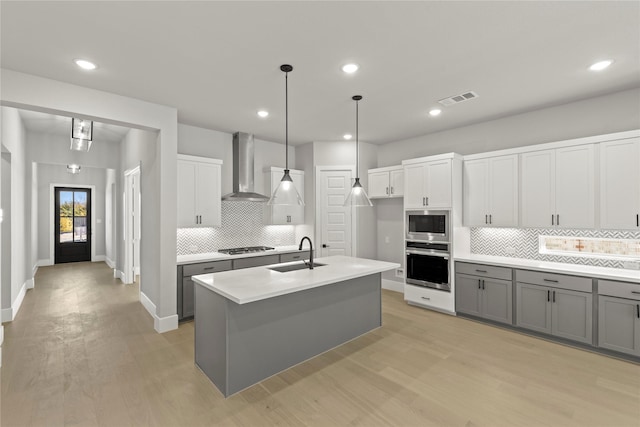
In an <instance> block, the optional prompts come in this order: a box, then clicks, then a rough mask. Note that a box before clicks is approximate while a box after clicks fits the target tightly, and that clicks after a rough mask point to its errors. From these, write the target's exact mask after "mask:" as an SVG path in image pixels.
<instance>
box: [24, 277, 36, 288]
mask: <svg viewBox="0 0 640 427" xmlns="http://www.w3.org/2000/svg"><path fill="white" fill-rule="evenodd" d="M24 283H25V285H27V289H33V288H34V287H35V286H36V280H35V278H34V277H32V278H31V279H29V280H27V281H26V282H24Z"/></svg>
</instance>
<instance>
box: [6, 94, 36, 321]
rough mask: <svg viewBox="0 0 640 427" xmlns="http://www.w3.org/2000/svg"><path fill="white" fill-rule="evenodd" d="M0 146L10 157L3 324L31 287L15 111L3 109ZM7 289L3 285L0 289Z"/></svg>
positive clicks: (21, 133)
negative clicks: (7, 268)
mask: <svg viewBox="0 0 640 427" xmlns="http://www.w3.org/2000/svg"><path fill="white" fill-rule="evenodd" d="M3 90H4V87H3ZM1 143H2V146H3V147H4V149H6V150H7V151H8V152H9V153H11V235H12V238H11V283H10V291H9V293H7V290H6V289H3V294H4V295H3V298H2V309H3V310H2V319H3V321H6V320H13V318H14V317H15V315H16V313H17V311H18V309H19V308H20V304H21V303H22V299H23V298H24V294H25V292H26V289H27V286H29V283H32V282H31V279H32V275H31V274H32V271H33V265H31V262H30V258H31V249H30V247H29V244H30V237H29V236H30V233H29V230H28V227H29V225H30V224H31V218H30V215H29V210H28V206H29V204H30V198H29V194H30V186H27V185H26V183H27V172H26V152H25V151H26V150H25V148H26V132H25V128H24V124H23V123H22V120H21V119H20V116H19V114H18V110H16V109H15V108H8V107H2V141H1ZM29 176H30V175H29ZM16 237H17V238H16ZM28 281H29V283H28ZM7 285H8V284H6V283H3V288H5V287H6V286H7ZM5 298H6V299H5Z"/></svg>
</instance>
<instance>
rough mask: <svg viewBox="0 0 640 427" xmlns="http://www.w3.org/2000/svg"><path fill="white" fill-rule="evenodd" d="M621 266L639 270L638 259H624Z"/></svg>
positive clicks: (639, 263)
mask: <svg viewBox="0 0 640 427" xmlns="http://www.w3.org/2000/svg"><path fill="white" fill-rule="evenodd" d="M622 266H623V267H624V268H627V269H629V270H640V261H624V262H623V263H622Z"/></svg>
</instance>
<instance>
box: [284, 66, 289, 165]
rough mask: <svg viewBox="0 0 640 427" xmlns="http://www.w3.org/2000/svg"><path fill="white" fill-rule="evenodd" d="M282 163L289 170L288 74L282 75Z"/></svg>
mask: <svg viewBox="0 0 640 427" xmlns="http://www.w3.org/2000/svg"><path fill="white" fill-rule="evenodd" d="M284 129H285V131H284V153H285V154H284V156H285V159H284V163H285V169H287V170H289V73H288V72H287V73H284Z"/></svg>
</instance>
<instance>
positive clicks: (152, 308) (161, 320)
mask: <svg viewBox="0 0 640 427" xmlns="http://www.w3.org/2000/svg"><path fill="white" fill-rule="evenodd" d="M140 303H141V304H142V306H143V307H144V308H145V309H146V310H147V311H148V312H149V314H150V315H151V317H153V328H154V329H155V330H156V332H159V333H163V332H168V331H172V330H174V329H178V315H177V314H173V315H171V316H167V317H158V315H157V314H156V305H155V304H154V303H153V301H151V300H150V299H149V297H148V296H146V295H145V293H144V292H140Z"/></svg>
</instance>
